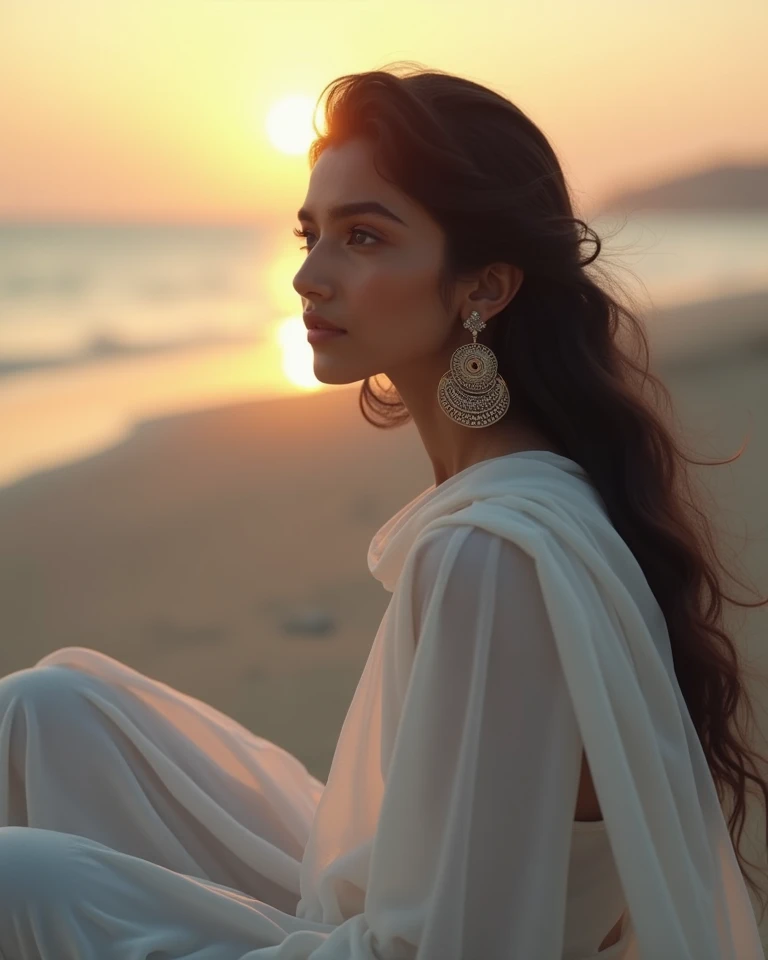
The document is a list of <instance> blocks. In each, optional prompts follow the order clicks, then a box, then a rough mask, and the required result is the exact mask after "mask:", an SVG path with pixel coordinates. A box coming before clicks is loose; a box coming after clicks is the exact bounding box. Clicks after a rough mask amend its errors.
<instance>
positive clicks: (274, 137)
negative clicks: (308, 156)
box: [266, 94, 316, 155]
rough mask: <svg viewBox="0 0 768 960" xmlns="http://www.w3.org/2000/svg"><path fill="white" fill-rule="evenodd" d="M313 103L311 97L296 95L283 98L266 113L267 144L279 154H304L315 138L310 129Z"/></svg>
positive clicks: (313, 109) (313, 132)
mask: <svg viewBox="0 0 768 960" xmlns="http://www.w3.org/2000/svg"><path fill="white" fill-rule="evenodd" d="M314 111H315V103H314V101H313V100H312V98H311V97H307V96H302V95H301V94H296V95H295V96H290V97H283V98H282V99H281V100H278V101H277V102H276V103H274V104H273V105H272V107H271V108H270V110H269V112H268V113H267V120H266V128H267V137H268V138H269V142H270V143H271V144H272V146H273V147H275V149H277V150H279V151H280V152H281V153H287V154H291V155H298V154H302V153H306V152H307V150H308V149H309V145H310V144H311V143H312V141H313V140H314V139H315V137H316V133H315V131H314V129H313V127H312V118H313V116H314Z"/></svg>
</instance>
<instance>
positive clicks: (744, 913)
mask: <svg viewBox="0 0 768 960" xmlns="http://www.w3.org/2000/svg"><path fill="white" fill-rule="evenodd" d="M478 529H479V530H483V531H487V533H488V534H489V535H491V536H490V538H485V539H477V538H476V536H475V533H474V532H471V531H475V530H478ZM510 545H513V548H512V549H510ZM467 548H469V549H467ZM521 554H527V555H528V556H529V557H531V558H532V559H533V561H534V565H535V570H536V574H537V578H538V584H539V586H540V589H541V592H542V594H543V598H544V602H545V605H546V611H547V615H548V617H549V622H550V624H551V626H552V628H553V634H554V638H555V642H556V654H557V657H558V658H559V662H560V666H561V668H562V676H563V678H564V684H565V686H566V687H567V690H568V692H569V694H570V699H571V703H572V708H573V711H574V714H575V718H576V722H577V724H578V729H579V731H580V736H581V740H582V741H583V744H584V748H585V750H586V754H587V758H588V761H589V764H590V769H591V772H592V777H593V780H594V783H595V788H596V791H597V794H598V798H599V801H600V804H601V809H602V813H603V817H604V820H605V822H606V826H607V830H608V834H609V837H610V841H611V845H612V849H613V854H614V858H615V861H616V865H617V869H618V873H619V876H620V879H621V885H622V887H623V890H624V894H625V896H626V899H627V903H628V906H629V912H630V922H629V924H628V925H627V926H626V929H625V930H624V932H623V935H622V938H621V942H620V944H616V945H615V946H614V947H612V948H610V950H609V951H606V952H604V953H601V954H599V956H600V957H603V958H604V960H608V958H609V957H610V958H611V960H613V957H614V956H615V957H621V958H622V960H660V958H669V960H737V958H738V960H760V958H763V956H764V954H763V950H762V947H761V945H760V940H759V936H758V930H757V924H756V921H755V916H754V912H753V910H752V906H751V903H750V901H749V896H748V893H747V889H746V886H745V884H744V881H743V878H742V876H741V874H740V872H739V869H738V864H737V861H736V858H735V853H734V851H733V847H732V844H731V841H730V837H729V835H728V831H727V827H726V823H725V820H724V817H723V813H722V810H721V808H720V805H719V801H718V798H717V793H716V790H715V786H714V783H713V781H712V778H711V775H710V772H709V769H708V767H707V764H706V759H705V757H704V754H703V751H702V749H701V745H700V742H699V740H698V738H697V736H696V733H695V730H694V727H693V724H692V722H691V719H690V716H689V714H688V711H687V708H686V706H685V702H684V700H683V697H682V693H681V691H680V688H679V685H678V683H677V680H676V678H675V675H674V670H673V665H672V657H671V650H670V645H669V636H668V633H667V629H666V625H665V623H664V619H663V616H662V614H661V611H660V609H659V607H658V604H657V603H656V601H655V598H654V597H653V594H652V592H651V590H650V588H649V587H648V584H647V581H646V580H645V577H644V576H643V573H642V571H641V569H640V567H639V565H638V564H637V562H636V560H635V558H634V556H633V555H632V553H631V551H630V550H629V549H628V547H627V546H626V544H625V543H624V542H623V540H622V539H621V538H620V537H619V536H618V534H617V533H616V531H615V528H614V527H613V526H612V525H611V524H610V522H609V521H608V518H607V515H606V513H605V509H604V505H603V503H602V500H601V499H600V497H599V496H598V494H597V492H596V490H595V489H594V487H593V486H592V485H591V484H590V483H589V482H588V479H587V477H586V474H585V473H584V471H583V470H582V469H581V467H580V466H579V465H578V464H576V463H574V462H573V461H571V460H569V459H567V458H564V457H560V456H559V455H557V454H553V453H549V452H546V451H544V452H542V451H533V452H525V453H520V454H512V455H508V456H505V457H497V458H494V459H491V460H486V461H483V462H481V463H479V464H475V465H473V466H471V467H469V468H467V469H466V470H463V471H461V472H460V473H458V474H456V475H454V476H453V477H451V478H450V479H449V480H447V481H445V482H444V483H442V484H440V485H439V486H438V487H436V488H435V487H434V486H432V487H430V488H428V489H427V490H425V491H424V492H423V493H422V494H420V495H419V496H418V497H416V498H415V499H414V500H413V501H411V503H410V504H407V505H406V506H405V507H403V509H402V510H400V511H399V512H398V513H397V514H395V516H394V517H392V518H391V519H390V520H389V521H388V522H387V523H386V524H385V525H384V526H383V527H382V528H381V530H380V531H379V532H378V533H377V534H376V536H375V537H374V539H373V542H372V543H371V547H370V550H369V556H368V561H369V567H370V569H371V572H372V573H373V574H374V576H376V577H377V578H378V579H379V580H381V582H382V583H383V584H384V586H385V587H386V588H387V589H388V590H391V591H393V596H392V600H391V602H390V605H389V607H388V609H387V613H386V616H385V618H384V621H383V623H382V627H381V630H380V632H379V634H378V635H377V638H376V642H375V644H374V647H373V649H372V651H371V656H370V658H369V661H368V664H367V666H366V669H365V671H364V673H363V676H362V678H361V681H360V684H359V686H358V689H357V691H356V694H355V698H354V700H353V703H352V705H351V707H350V710H349V713H348V715H347V718H346V721H345V724H344V727H343V729H342V733H341V737H340V739H339V743H338V746H337V750H336V754H335V756H334V762H333V766H332V769H331V773H330V776H329V779H328V785H327V787H326V789H325V791H324V793H323V796H322V797H321V799H320V803H319V805H318V810H317V813H316V816H315V820H314V822H313V826H312V830H311V833H310V840H309V844H308V847H307V850H306V851H305V855H304V860H303V863H302V872H301V892H302V901H301V902H300V904H299V907H298V910H297V913H298V915H299V916H306V917H310V918H313V919H321V918H322V919H333V920H334V921H336V922H338V921H340V920H343V919H344V917H345V916H348V915H349V914H350V913H358V916H357V917H355V919H354V920H351V921H349V923H350V924H351V927H350V929H349V933H347V932H346V931H345V925H344V924H343V923H342V925H341V926H340V927H339V928H338V929H337V930H336V931H335V932H334V934H332V936H331V937H330V938H329V940H328V942H327V944H326V946H328V947H329V948H331V945H332V944H333V949H329V950H328V951H327V952H326V951H325V950H321V951H319V952H318V954H317V957H318V958H319V957H321V956H322V958H323V960H331V958H332V957H333V958H335V960H341V958H344V960H346V958H347V957H349V958H354V960H360V958H363V957H366V960H367V958H368V957H370V956H376V955H378V956H380V957H383V958H387V960H390V958H392V960H394V958H395V957H402V956H411V955H412V954H410V953H408V952H407V949H406V947H407V945H408V944H418V945H419V948H420V953H419V954H418V956H419V957H420V958H421V957H422V956H423V957H424V958H433V957H435V958H437V957H439V958H441V960H460V958H467V957H473V956H477V957H480V956H482V957H483V958H486V960H496V958H498V960H501V958H505V960H508V958H517V957H521V958H523V957H526V958H534V957H536V958H539V957H540V958H542V960H544V958H552V957H559V956H561V951H562V950H563V947H564V935H565V934H564V926H565V908H566V904H565V892H564V891H565V867H566V857H567V848H568V831H569V822H570V819H571V818H572V815H573V809H574V802H575V795H576V789H577V774H578V769H577V768H578V745H579V738H578V736H577V732H576V728H575V726H573V725H572V724H571V714H570V711H569V709H568V708H567V707H566V705H565V703H564V701H563V698H562V697H559V696H558V690H557V687H555V688H554V689H552V690H547V688H546V683H545V682H544V678H545V676H547V675H550V676H551V675H552V667H551V663H548V662H547V656H548V652H547V651H535V650H534V649H533V648H532V645H531V644H530V642H526V637H525V636H524V635H522V634H521V633H520V632H519V631H517V630H515V624H514V623H511V624H508V625H505V626H504V628H503V630H498V629H497V628H498V627H499V626H500V625H499V624H497V623H496V622H495V620H494V614H495V610H496V608H497V604H498V601H499V593H500V591H503V590H505V589H507V583H506V582H505V576H503V575H501V573H500V571H501V570H506V576H509V577H512V580H510V581H509V589H514V586H513V584H514V577H515V574H516V575H517V576H519V577H521V578H523V580H524V582H525V583H526V584H527V585H528V586H529V587H530V589H531V590H533V589H535V584H533V583H532V582H531V577H530V572H529V568H528V567H527V566H526V564H525V562H524V560H523V558H522V556H521ZM504 640H506V643H505V642H503V641H504ZM417 643H418V646H417ZM379 678H380V680H379ZM529 684H530V687H529V686H528V685H529ZM505 687H506V688H507V690H508V695H506V696H505V692H504V691H505ZM537 700H538V701H540V702H538V703H537ZM541 701H543V703H542V702H541ZM526 710H530V711H531V717H532V718H533V722H532V723H531V724H528V723H527V722H526V720H525V711H526ZM523 725H524V726H523ZM521 734H522V736H521ZM502 738H503V739H502ZM527 741H529V742H527ZM489 881H490V882H489ZM366 889H367V897H366V896H365V893H364V891H365V890H366ZM361 910H362V911H363V912H362V913H360V912H359V911H361ZM368 937H372V938H375V939H374V942H375V943H376V950H377V951H378V953H373V954H371V953H367V952H366V945H367V943H368V940H367V938H368ZM478 944H480V945H481V947H482V949H478V948H477V945H478ZM398 951H400V952H399V953H398Z"/></svg>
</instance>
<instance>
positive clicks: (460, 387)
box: [437, 310, 509, 427]
mask: <svg viewBox="0 0 768 960" xmlns="http://www.w3.org/2000/svg"><path fill="white" fill-rule="evenodd" d="M463 326H464V327H466V328H467V330H471V331H472V343H465V344H463V345H462V346H460V347H457V349H456V350H454V352H453V356H452V357H451V366H450V369H449V370H447V371H446V372H445V373H444V374H443V375H442V377H441V378H440V383H439V384H438V385H437V400H438V403H439V404H440V408H441V410H442V411H443V413H445V415H446V416H448V417H450V418H451V420H453V421H454V422H456V423H460V424H461V425H462V426H464V427H490V426H492V425H493V424H494V423H496V422H497V421H499V420H501V418H502V417H503V416H504V414H505V413H506V412H507V410H508V409H509V390H508V389H507V385H506V383H505V382H504V379H503V377H501V376H499V375H498V373H497V371H498V369H499V363H498V360H497V359H496V354H495V353H494V352H493V350H491V348H490V347H486V346H485V345H484V344H482V343H478V342H477V334H478V333H479V332H480V331H481V330H483V329H484V328H485V326H486V324H485V321H484V320H482V319H481V318H480V314H479V313H478V312H477V310H473V311H472V313H470V315H469V316H468V317H467V319H466V320H465V321H464V323H463Z"/></svg>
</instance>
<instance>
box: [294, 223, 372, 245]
mask: <svg viewBox="0 0 768 960" xmlns="http://www.w3.org/2000/svg"><path fill="white" fill-rule="evenodd" d="M357 234H362V235H363V236H364V237H369V238H370V239H371V240H374V241H375V242H376V243H378V242H379V238H378V237H376V236H374V235H373V234H372V233H369V232H368V231H367V230H361V229H360V228H359V227H352V228H351V229H349V230H347V236H350V237H351V236H355V235H357ZM293 235H294V236H295V237H306V238H307V239H309V237H314V233H311V232H310V231H309V230H298V229H297V228H296V227H294V228H293ZM312 246H314V244H312ZM352 246H353V247H365V246H369V244H365V243H353V244H352ZM311 249H312V247H310V246H309V244H304V246H303V247H299V250H311Z"/></svg>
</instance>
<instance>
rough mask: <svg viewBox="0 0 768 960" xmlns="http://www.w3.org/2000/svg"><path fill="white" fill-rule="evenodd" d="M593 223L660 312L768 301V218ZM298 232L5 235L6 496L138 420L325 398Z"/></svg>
mask: <svg viewBox="0 0 768 960" xmlns="http://www.w3.org/2000/svg"><path fill="white" fill-rule="evenodd" d="M588 222H589V224H590V226H592V227H594V229H595V230H597V232H598V233H599V234H600V235H601V237H603V238H604V240H605V246H604V248H603V253H602V254H601V257H600V258H599V260H598V263H601V264H602V265H603V266H604V267H606V268H608V269H610V270H611V271H612V273H613V274H614V276H615V277H616V278H617V280H618V282H619V283H620V284H623V285H624V286H625V288H626V289H628V291H629V292H631V293H632V294H633V295H635V296H639V297H640V298H641V300H642V301H643V302H644V303H647V304H648V305H649V306H651V305H652V306H653V307H654V308H656V309H663V308H665V307H668V306H673V305H677V304H682V303H686V302H692V301H697V300H707V299H712V298H716V297H720V296H724V295H727V294H734V293H747V292H750V291H753V290H760V289H764V288H766V287H768V215H766V214H765V213H756V214H754V215H745V214H741V213H740V214H712V213H706V214H704V213H700V214H691V213H689V212H686V213H681V214H666V213H665V214H659V213H643V214H636V215H634V216H633V217H632V218H631V219H630V220H628V221H627V222H624V221H623V220H620V219H618V218H615V217H610V218H609V217H597V218H594V219H592V220H590V221H588ZM293 226H294V224H293V222H286V225H285V229H284V230H281V231H279V232H277V233H276V232H275V228H274V227H269V228H268V227H260V226H258V225H253V226H244V225H222V226H208V225H203V226H189V225H154V224H132V225H122V224H121V225H109V224H86V223H83V224H42V223H29V224H20V223H18V224H14V223H2V222H0V422H2V423H4V425H5V426H4V428H3V445H2V448H3V449H2V453H0V482H9V481H10V480H12V479H17V478H19V477H21V476H23V475H24V474H25V473H27V472H29V471H30V470H34V469H41V468H43V467H46V466H51V465H55V464H56V463H58V462H65V461H66V460H67V459H70V458H71V457H73V456H79V455H83V454H84V453H86V452H88V451H89V450H94V449H98V448H99V447H101V446H103V445H104V444H105V443H112V442H116V441H117V439H119V437H120V435H122V434H123V433H125V432H126V431H127V430H129V429H131V427H132V425H133V424H135V422H136V421H137V420H139V419H142V418H147V417H151V416H153V415H160V414H162V413H165V412H172V411H175V410H186V409H191V408H194V407H196V406H205V405H213V403H215V402H228V401H230V400H236V399H245V398H255V397H258V396H268V395H269V396H276V395H281V394H283V393H294V392H296V390H297V389H302V390H307V389H313V388H315V387H316V386H319V384H317V381H316V380H315V379H314V376H313V374H312V372H311V348H309V346H308V345H307V344H306V343H305V342H303V340H304V338H303V334H304V330H303V326H301V325H300V318H301V301H300V298H299V296H298V294H297V293H296V291H295V290H294V289H293V286H292V282H291V281H292V278H293V275H294V274H295V272H296V271H297V270H298V269H299V266H300V265H301V263H302V262H303V259H304V257H305V256H306V254H305V253H304V252H303V251H300V250H299V249H298V248H299V246H300V244H301V243H302V242H303V241H301V240H299V239H297V238H295V237H293V236H292V234H291V230H292V228H293ZM584 250H585V252H586V251H588V250H591V246H590V245H585V247H584ZM289 321H290V322H289ZM729 322H732V321H729ZM767 322H768V321H767ZM286 330H288V331H289V335H288V334H286ZM653 335H654V336H655V337H658V338H662V337H663V335H664V333H663V330H662V329H659V330H658V331H653ZM286 336H287V337H288V339H287V341H286ZM299 337H301V339H302V342H303V346H302V345H299ZM286 342H287V343H288V347H287V348H286V346H285V344H286ZM281 344H282V347H281ZM249 351H256V352H258V351H261V352H260V353H259V354H258V359H257V358H256V353H252V352H251V353H249ZM270 358H271V359H270ZM97 410H98V413H97V412H96V411H97Z"/></svg>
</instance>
